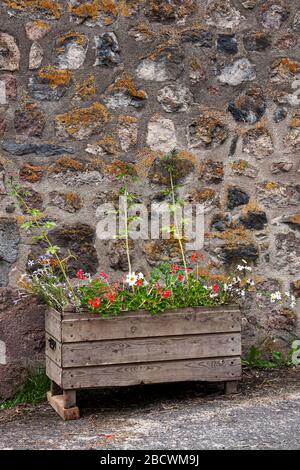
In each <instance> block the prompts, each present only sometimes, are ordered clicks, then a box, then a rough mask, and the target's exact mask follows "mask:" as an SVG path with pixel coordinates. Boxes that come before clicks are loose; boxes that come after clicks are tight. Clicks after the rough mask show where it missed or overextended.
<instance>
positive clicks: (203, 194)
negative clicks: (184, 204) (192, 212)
mask: <svg viewBox="0 0 300 470" xmlns="http://www.w3.org/2000/svg"><path fill="white" fill-rule="evenodd" d="M215 197H216V191H215V190H214V189H211V188H203V189H196V188H194V189H193V190H192V191H191V192H190V198H191V199H192V200H195V201H197V202H206V201H211V200H212V199H214V198H215Z"/></svg>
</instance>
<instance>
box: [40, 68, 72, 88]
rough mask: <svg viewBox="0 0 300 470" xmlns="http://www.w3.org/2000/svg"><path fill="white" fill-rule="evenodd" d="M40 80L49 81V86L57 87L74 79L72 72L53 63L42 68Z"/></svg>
mask: <svg viewBox="0 0 300 470" xmlns="http://www.w3.org/2000/svg"><path fill="white" fill-rule="evenodd" d="M38 77H39V79H40V80H43V81H46V82H48V84H49V86H50V87H52V88H56V87H58V86H68V85H69V84H70V82H71V80H72V73H71V72H70V71H69V70H65V69H56V68H54V67H52V66H51V65H48V66H47V67H43V68H41V70H39V72H38Z"/></svg>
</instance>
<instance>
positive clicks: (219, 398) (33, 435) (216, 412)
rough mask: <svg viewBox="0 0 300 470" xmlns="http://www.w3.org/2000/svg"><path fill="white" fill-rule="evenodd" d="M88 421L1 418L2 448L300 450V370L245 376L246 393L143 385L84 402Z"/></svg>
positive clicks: (41, 411) (45, 414)
mask: <svg viewBox="0 0 300 470" xmlns="http://www.w3.org/2000/svg"><path fill="white" fill-rule="evenodd" d="M79 404H80V407H81V412H82V418H81V419H80V420H78V421H69V422H63V421H62V420H60V418H59V417H58V416H57V415H56V414H55V413H54V411H52V409H50V407H49V406H48V405H47V404H42V405H39V406H35V407H34V406H28V405H26V406H19V407H17V408H14V409H11V410H6V411H0V435H1V439H0V449H184V450H186V449H191V450H193V449H300V368H298V369H297V370H284V371H265V372H258V371H247V370H246V371H245V372H244V379H243V383H242V384H241V387H240V392H239V393H238V394H237V395H235V396H233V397H224V396H223V395H222V392H221V390H220V389H218V386H215V385H214V386H210V387H209V388H208V386H205V387H204V386H203V385H202V384H176V385H172V386H167V385H164V386H143V387H133V388H127V389H119V390H109V391H105V392H103V391H102V392H99V391H98V392H84V393H81V396H80V397H79Z"/></svg>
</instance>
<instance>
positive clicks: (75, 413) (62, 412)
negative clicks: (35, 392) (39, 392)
mask: <svg viewBox="0 0 300 470" xmlns="http://www.w3.org/2000/svg"><path fill="white" fill-rule="evenodd" d="M47 399H48V402H49V404H50V405H51V406H52V408H53V409H54V410H55V411H56V413H58V414H59V416H60V417H61V418H62V419H63V420H65V421H70V420H72V419H79V418H80V414H79V408H78V407H77V406H73V407H71V408H65V407H64V397H63V395H52V394H51V392H48V393H47Z"/></svg>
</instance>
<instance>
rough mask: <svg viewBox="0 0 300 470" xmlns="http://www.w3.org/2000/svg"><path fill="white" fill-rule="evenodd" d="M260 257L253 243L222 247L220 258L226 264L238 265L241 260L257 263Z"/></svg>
mask: <svg viewBox="0 0 300 470" xmlns="http://www.w3.org/2000/svg"><path fill="white" fill-rule="evenodd" d="M258 257H259V251H258V248H257V246H256V245H254V244H253V243H248V244H242V243H241V244H236V245H234V246H232V245H224V246H223V247H222V250H221V253H220V258H221V259H222V260H223V261H224V263H226V264H232V263H234V264H236V263H237V262H239V261H240V260H241V259H244V260H246V261H249V262H250V261H256V260H257V259H258Z"/></svg>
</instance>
